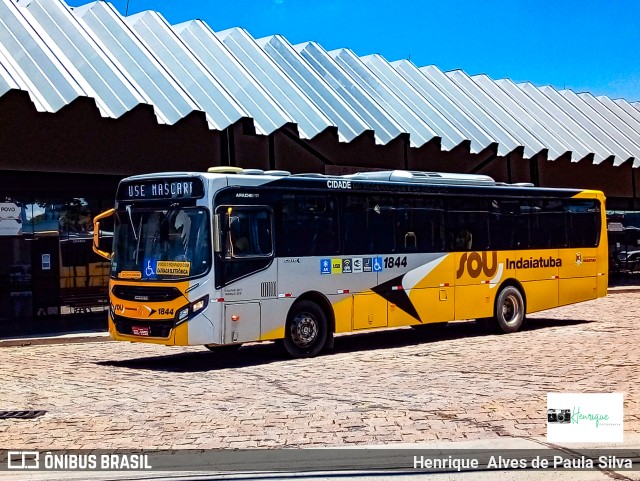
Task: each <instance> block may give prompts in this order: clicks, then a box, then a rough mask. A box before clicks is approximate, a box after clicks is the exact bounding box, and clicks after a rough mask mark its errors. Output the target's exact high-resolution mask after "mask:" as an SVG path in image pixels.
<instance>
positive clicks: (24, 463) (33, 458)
mask: <svg viewBox="0 0 640 481" xmlns="http://www.w3.org/2000/svg"><path fill="white" fill-rule="evenodd" d="M7 468H8V469H40V453H39V452H38V451H9V452H7Z"/></svg>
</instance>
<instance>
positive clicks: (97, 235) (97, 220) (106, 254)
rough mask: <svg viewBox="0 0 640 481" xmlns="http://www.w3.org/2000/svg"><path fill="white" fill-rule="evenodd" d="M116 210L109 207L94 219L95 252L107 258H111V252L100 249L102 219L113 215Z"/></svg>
mask: <svg viewBox="0 0 640 481" xmlns="http://www.w3.org/2000/svg"><path fill="white" fill-rule="evenodd" d="M115 211H116V210H115V209H109V210H107V211H105V212H103V213H102V214H99V215H97V216H96V217H95V218H94V219H93V252H95V253H96V254H98V255H99V256H100V257H104V258H105V259H107V260H111V254H110V253H109V252H105V251H103V250H101V249H100V221H101V220H102V219H106V218H107V217H111V216H112V215H113V214H114V213H115Z"/></svg>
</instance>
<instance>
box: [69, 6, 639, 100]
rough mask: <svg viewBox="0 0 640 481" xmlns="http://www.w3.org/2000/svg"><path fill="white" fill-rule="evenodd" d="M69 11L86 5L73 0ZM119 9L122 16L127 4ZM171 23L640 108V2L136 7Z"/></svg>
mask: <svg viewBox="0 0 640 481" xmlns="http://www.w3.org/2000/svg"><path fill="white" fill-rule="evenodd" d="M67 3H68V4H69V5H72V6H77V5H82V4H84V3H87V2H86V1H83V0H68V2H67ZM111 3H113V5H114V6H115V7H116V8H117V9H118V10H119V11H120V12H121V13H123V14H124V13H125V9H126V7H127V0H115V1H113V2H111ZM142 10H156V11H158V12H160V13H161V14H162V15H164V17H165V18H166V19H167V20H168V21H169V22H170V23H180V22H183V21H186V20H191V19H194V18H199V19H201V20H204V21H206V22H207V23H208V24H209V25H210V26H211V27H212V28H213V29H214V30H216V31H219V30H225V29H227V28H231V27H242V28H245V29H246V30H248V31H249V33H250V34H251V35H253V36H254V37H256V38H260V37H264V36H267V35H272V34H276V33H277V34H281V35H283V36H285V37H286V38H287V39H288V40H289V41H290V42H291V43H293V44H296V43H300V42H304V41H308V40H313V41H316V42H319V43H320V44H322V45H323V46H324V47H325V48H326V49H327V50H333V49H336V48H343V47H346V48H350V49H352V50H354V51H355V52H356V54H358V55H368V54H372V53H379V54H381V55H383V56H384V57H386V58H387V59H388V60H390V61H393V60H398V59H403V58H410V59H411V60H412V61H413V62H414V63H415V64H416V65H418V66H423V65H432V64H433V65H436V66H437V67H438V68H440V69H442V70H445V71H446V70H453V69H462V70H464V71H465V72H467V73H468V74H470V75H474V74H478V73H485V74H487V75H489V76H490V77H491V78H494V79H499V78H505V77H506V78H510V79H512V80H514V81H516V82H521V81H530V82H532V83H534V84H535V85H538V86H541V85H552V86H554V87H556V88H559V89H562V88H570V89H573V90H575V91H578V92H583V91H588V92H591V93H593V94H595V95H608V96H610V97H612V98H625V99H627V100H629V101H640V1H638V0H619V1H617V0H609V1H604V0H603V1H596V0H582V1H565V2H562V1H560V2H558V1H551V0H539V1H537V2H530V1H526V2H525V1H518V0H511V1H508V0H499V1H492V0H487V1H483V2H480V1H471V0H459V1H456V2H451V1H447V0H444V1H438V2H436V1H431V0H425V1H408V0H393V1H391V0H368V1H365V0H352V1H347V0H245V1H244V2H235V1H232V0H226V1H218V0H189V1H175V0H129V15H132V14H134V13H137V12H140V11H142Z"/></svg>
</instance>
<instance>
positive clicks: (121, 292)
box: [111, 285, 182, 302]
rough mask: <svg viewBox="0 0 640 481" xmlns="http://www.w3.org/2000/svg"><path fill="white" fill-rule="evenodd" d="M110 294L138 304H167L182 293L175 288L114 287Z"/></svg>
mask: <svg viewBox="0 0 640 481" xmlns="http://www.w3.org/2000/svg"><path fill="white" fill-rule="evenodd" d="M111 292H112V293H113V295H114V296H116V297H117V298H118V299H123V300H125V301H138V302H167V301H173V300H174V299H177V298H179V297H180V296H182V293H181V292H180V290H179V289H178V288H176V287H148V286H123V285H116V286H114V287H113V289H112V290H111Z"/></svg>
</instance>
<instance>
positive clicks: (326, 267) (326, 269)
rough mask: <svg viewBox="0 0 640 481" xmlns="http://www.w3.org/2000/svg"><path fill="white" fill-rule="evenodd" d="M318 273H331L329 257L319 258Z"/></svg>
mask: <svg viewBox="0 0 640 481" xmlns="http://www.w3.org/2000/svg"><path fill="white" fill-rule="evenodd" d="M320 274H331V259H320Z"/></svg>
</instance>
